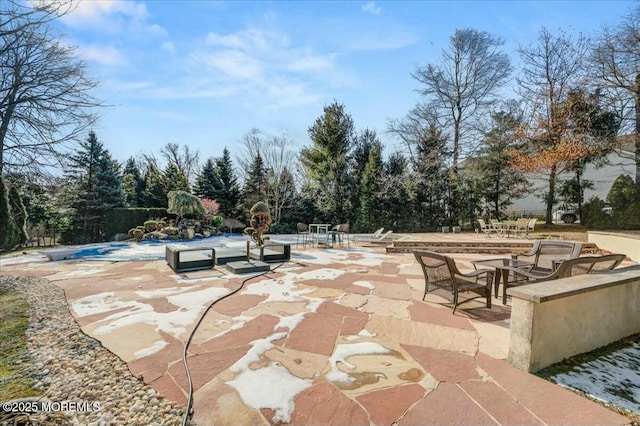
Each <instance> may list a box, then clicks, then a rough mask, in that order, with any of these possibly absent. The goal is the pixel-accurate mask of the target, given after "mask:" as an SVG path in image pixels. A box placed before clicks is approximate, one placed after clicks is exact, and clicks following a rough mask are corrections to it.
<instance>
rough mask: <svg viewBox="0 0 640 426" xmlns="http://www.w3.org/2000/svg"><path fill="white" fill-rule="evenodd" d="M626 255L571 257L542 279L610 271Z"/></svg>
mask: <svg viewBox="0 0 640 426" xmlns="http://www.w3.org/2000/svg"><path fill="white" fill-rule="evenodd" d="M625 257H626V256H625V255H624V254H608V255H604V256H584V257H577V258H574V259H569V260H566V261H564V262H562V264H560V266H559V267H558V269H557V270H556V271H555V272H553V273H552V274H551V275H549V276H548V277H546V278H543V279H542V280H551V279H558V278H567V277H575V276H577V275H585V274H593V273H598V272H604V271H610V270H612V269H614V268H615V267H616V266H618V265H619V264H620V263H621V262H622V261H623V260H624V259H625ZM542 280H541V281H542Z"/></svg>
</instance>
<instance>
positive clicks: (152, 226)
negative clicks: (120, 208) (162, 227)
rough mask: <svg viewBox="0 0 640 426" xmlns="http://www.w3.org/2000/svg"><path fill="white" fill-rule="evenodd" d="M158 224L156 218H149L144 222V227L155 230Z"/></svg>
mask: <svg viewBox="0 0 640 426" xmlns="http://www.w3.org/2000/svg"><path fill="white" fill-rule="evenodd" d="M157 224H158V222H156V221H155V220H147V221H145V222H144V229H145V230H146V231H147V232H153V231H155V230H156V225H157Z"/></svg>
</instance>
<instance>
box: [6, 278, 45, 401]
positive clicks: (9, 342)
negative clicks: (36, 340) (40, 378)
mask: <svg viewBox="0 0 640 426" xmlns="http://www.w3.org/2000/svg"><path fill="white" fill-rule="evenodd" d="M0 318H2V321H0V401H8V400H10V399H15V398H26V397H30V396H37V395H40V394H41V392H39V391H37V390H35V389H34V388H33V385H34V381H33V379H32V378H30V377H28V376H25V375H24V374H23V372H22V371H21V369H20V360H22V359H25V358H26V357H27V356H28V352H27V337H26V330H27V327H28V326H29V303H28V302H27V299H26V298H25V297H24V296H23V295H22V294H20V293H17V292H14V291H9V290H6V289H2V288H0Z"/></svg>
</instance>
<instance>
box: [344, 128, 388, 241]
mask: <svg viewBox="0 0 640 426" xmlns="http://www.w3.org/2000/svg"><path fill="white" fill-rule="evenodd" d="M374 150H379V151H380V153H382V143H380V141H379V140H378V136H377V135H376V132H374V131H373V130H369V129H365V130H363V131H361V132H360V134H359V135H358V136H357V137H356V138H355V146H354V149H353V151H352V153H351V161H350V164H351V165H352V170H351V172H350V173H349V193H350V203H351V206H352V209H353V211H354V212H356V214H355V215H354V217H353V221H354V222H355V223H356V224H357V223H358V221H359V220H360V221H361V219H360V218H359V217H358V216H359V212H360V200H361V199H362V197H361V191H362V190H363V187H362V179H363V177H364V172H365V168H366V166H367V164H368V162H369V154H370V153H371V152H372V151H374ZM380 161H382V158H381V159H380ZM371 226H375V224H373V225H371ZM357 229H360V228H359V227H358V225H356V228H354V231H355V230H357ZM363 230H365V231H369V230H370V226H368V225H367V226H365V228H363Z"/></svg>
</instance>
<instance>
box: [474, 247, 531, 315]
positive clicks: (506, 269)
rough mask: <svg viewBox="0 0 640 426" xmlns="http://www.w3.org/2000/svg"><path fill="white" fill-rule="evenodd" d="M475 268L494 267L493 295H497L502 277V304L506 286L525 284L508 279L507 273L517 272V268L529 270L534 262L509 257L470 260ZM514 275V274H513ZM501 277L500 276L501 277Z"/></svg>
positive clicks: (505, 300)
mask: <svg viewBox="0 0 640 426" xmlns="http://www.w3.org/2000/svg"><path fill="white" fill-rule="evenodd" d="M471 263H472V264H473V266H474V268H476V269H481V268H494V269H495V270H496V273H495V274H494V279H493V285H494V292H495V297H498V287H499V286H500V279H502V304H503V305H506V304H507V288H508V287H514V286H517V285H520V284H526V283H527V282H526V281H517V280H516V281H509V273H510V272H517V270H518V269H524V270H529V269H531V268H532V267H533V266H534V264H533V263H531V262H528V261H526V260H517V259H512V258H510V257H501V258H497V259H484V260H475V261H472V262H471ZM514 275H515V274H514ZM501 277H502V278H501Z"/></svg>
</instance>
